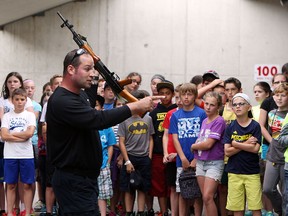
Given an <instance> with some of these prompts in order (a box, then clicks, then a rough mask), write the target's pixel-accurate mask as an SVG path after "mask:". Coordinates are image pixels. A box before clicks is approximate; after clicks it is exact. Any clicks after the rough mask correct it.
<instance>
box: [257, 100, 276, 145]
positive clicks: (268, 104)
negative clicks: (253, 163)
mask: <svg viewBox="0 0 288 216" xmlns="http://www.w3.org/2000/svg"><path fill="white" fill-rule="evenodd" d="M277 108H278V106H277V104H276V103H275V101H274V99H273V97H272V96H271V97H269V98H266V99H265V100H264V101H263V102H262V104H261V107H260V109H263V110H265V111H266V112H267V116H266V117H267V118H266V122H265V128H266V129H267V128H268V113H269V112H270V111H271V110H274V109H277ZM262 143H263V144H266V145H269V142H268V141H267V140H266V139H265V138H264V137H263V142H262Z"/></svg>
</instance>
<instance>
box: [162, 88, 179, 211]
mask: <svg viewBox="0 0 288 216" xmlns="http://www.w3.org/2000/svg"><path fill="white" fill-rule="evenodd" d="M181 85H182V84H180V85H178V86H176V88H175V92H174V93H175V97H174V98H175V104H176V105H177V106H178V107H177V108H175V109H172V110H170V111H169V112H167V115H166V116H165V119H164V121H163V128H164V133H163V139H162V143H163V153H164V156H163V163H164V164H166V184H167V186H168V188H169V191H170V194H169V196H170V208H171V215H173V216H174V215H178V211H179V208H178V199H179V196H178V193H177V192H176V184H175V182H176V173H177V168H176V156H177V151H176V149H175V147H174V143H173V137H172V134H169V126H170V119H171V115H172V114H173V113H174V112H176V111H177V110H178V109H181V108H182V102H181V100H180V96H179V88H180V86H181Z"/></svg>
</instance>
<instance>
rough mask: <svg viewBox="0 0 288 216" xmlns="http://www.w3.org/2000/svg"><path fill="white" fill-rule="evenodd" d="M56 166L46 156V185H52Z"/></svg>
mask: <svg viewBox="0 0 288 216" xmlns="http://www.w3.org/2000/svg"><path fill="white" fill-rule="evenodd" d="M54 171H55V167H54V166H53V165H52V164H51V163H50V162H49V161H48V160H47V156H46V187H52V183H51V182H52V177H53V174H54Z"/></svg>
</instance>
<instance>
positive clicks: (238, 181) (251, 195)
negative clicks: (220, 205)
mask: <svg viewBox="0 0 288 216" xmlns="http://www.w3.org/2000/svg"><path fill="white" fill-rule="evenodd" d="M228 185H229V187H228V196H227V206H226V208H227V209H228V210H230V211H244V210H245V203H246V201H247V204H248V209H249V210H251V211H253V210H260V209H261V208H262V199H261V197H262V189H261V183H260V174H251V175H243V174H233V173H228Z"/></svg>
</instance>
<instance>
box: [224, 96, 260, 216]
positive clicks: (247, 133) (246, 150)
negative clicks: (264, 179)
mask: <svg viewBox="0 0 288 216" xmlns="http://www.w3.org/2000/svg"><path fill="white" fill-rule="evenodd" d="M231 101H232V108H233V111H234V113H235V115H236V120H235V121H233V122H231V123H230V124H229V125H228V126H227V128H226V131H225V134H224V138H223V143H224V144H225V145H224V146H225V147H224V148H225V154H226V156H228V157H229V160H228V163H227V167H226V171H227V172H228V185H229V187H228V197H227V205H226V208H227V209H228V210H230V211H233V212H234V215H243V214H244V210H245V199H246V200H247V202H248V209H249V210H252V212H253V215H254V216H255V215H259V216H260V215H261V208H262V200H261V194H262V191H261V183H260V167H259V157H258V151H259V149H260V143H261V128H260V125H259V123H258V122H256V121H255V120H253V119H252V113H251V108H252V107H251V102H250V99H249V97H248V96H247V95H246V94H243V93H237V94H236V95H234V97H233V98H232V100H231Z"/></svg>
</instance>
